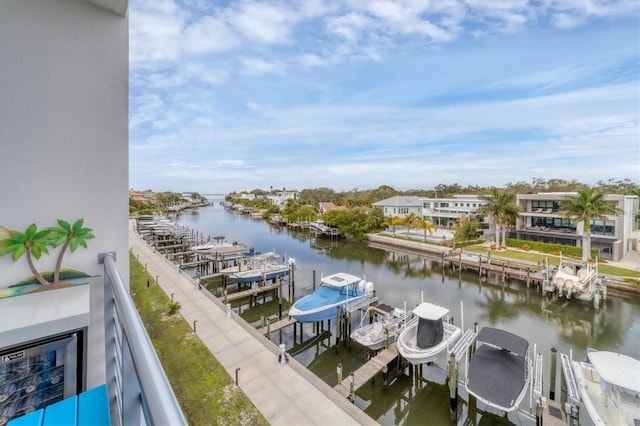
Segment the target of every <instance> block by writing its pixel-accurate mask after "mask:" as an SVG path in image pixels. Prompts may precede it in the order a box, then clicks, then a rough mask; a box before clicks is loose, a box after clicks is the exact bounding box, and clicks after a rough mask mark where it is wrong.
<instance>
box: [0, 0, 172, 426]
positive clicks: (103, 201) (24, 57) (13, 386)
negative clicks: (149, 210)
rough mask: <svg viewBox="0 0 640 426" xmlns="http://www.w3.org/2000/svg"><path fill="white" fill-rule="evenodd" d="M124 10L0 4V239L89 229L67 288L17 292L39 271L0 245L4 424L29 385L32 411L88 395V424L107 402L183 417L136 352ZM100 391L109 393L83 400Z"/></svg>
mask: <svg viewBox="0 0 640 426" xmlns="http://www.w3.org/2000/svg"><path fill="white" fill-rule="evenodd" d="M127 11H128V3H127V0H91V1H84V0H54V1H52V0H19V1H3V2H0V52H1V55H0V56H1V58H2V59H1V61H2V65H0V93H1V94H2V96H0V117H2V125H1V126H0V144H1V145H2V155H0V182H2V185H0V200H2V201H1V202H0V226H1V228H0V231H1V232H2V237H1V238H2V239H5V238H7V236H8V235H12V234H11V233H10V231H14V230H16V231H22V232H24V231H25V230H26V229H27V228H28V227H29V226H30V225H31V224H35V225H36V226H37V227H38V229H44V228H47V227H51V226H56V224H57V219H64V220H66V221H68V222H70V223H73V222H75V221H76V220H77V219H83V220H84V227H87V228H91V229H92V230H93V234H94V235H95V238H93V239H90V240H88V241H87V243H88V246H87V248H83V247H79V248H78V250H76V251H74V252H70V251H69V252H67V253H66V255H65V256H64V261H63V266H65V267H69V268H73V269H76V270H79V271H82V272H84V273H86V274H87V275H88V276H89V277H87V278H79V279H77V281H76V282H75V283H76V284H78V285H73V286H70V287H64V288H57V289H53V290H48V291H42V292H26V290H27V287H20V289H21V290H25V293H26V294H17V291H16V290H17V289H18V288H17V287H15V284H17V283H19V282H21V281H23V280H25V279H28V278H29V277H31V276H32V273H31V270H30V268H29V267H28V264H27V260H26V256H27V255H26V254H25V255H23V256H22V257H21V258H19V259H17V261H15V262H14V261H13V260H12V258H11V256H10V255H4V256H0V361H1V362H0V388H3V389H5V390H6V389H9V394H7V395H5V397H3V398H1V399H0V413H2V415H1V416H0V417H4V418H3V419H2V421H3V422H6V421H11V420H12V419H13V418H19V417H20V416H22V415H23V414H25V413H26V412H27V411H28V410H27V409H26V408H25V407H27V406H26V405H25V404H23V403H22V402H21V401H23V399H24V398H26V393H29V394H30V395H37V396H38V398H36V400H37V404H36V406H29V410H31V409H34V410H36V411H34V413H39V412H40V411H41V410H43V411H44V410H47V409H48V408H49V407H54V406H56V407H60V406H61V405H62V406H64V407H66V408H68V411H69V412H70V413H71V414H73V413H76V411H75V409H73V408H71V405H68V404H67V402H69V404H70V403H71V401H80V402H78V404H79V405H78V411H77V412H78V413H79V412H80V410H81V409H83V407H84V410H85V412H86V410H89V413H90V415H91V416H92V419H93V420H92V423H94V424H104V423H101V422H98V417H99V416H98V414H99V413H102V414H106V415H107V418H106V419H105V417H104V416H103V417H100V418H101V419H102V421H104V422H108V423H109V424H113V425H123V424H127V425H130V424H161V423H165V424H177V423H184V417H183V415H182V412H181V411H180V409H179V406H178V405H177V403H176V402H175V396H174V395H173V392H172V390H171V388H170V386H169V384H168V382H167V381H166V377H165V376H164V372H162V370H161V367H159V364H156V363H154V360H155V361H157V357H155V358H154V357H153V356H151V357H146V359H144V360H141V359H140V358H139V356H138V355H137V354H139V353H147V354H153V355H154V356H155V352H154V351H153V347H152V346H151V345H150V343H149V342H148V340H147V341H146V343H145V341H144V339H141V337H142V336H146V334H145V333H144V328H143V327H141V323H140V322H139V317H137V312H136V311H135V308H132V306H133V305H132V303H131V299H130V296H129V293H128V286H129V241H128V226H129V222H128V188H129V182H128V173H127V170H128V167H129V164H128V163H129V159H128V151H129V146H128V81H129V75H128V74H129V45H128V39H129V35H128V31H129V30H128V25H129V23H128V18H127ZM59 250H60V247H59V248H57V249H56V248H50V253H51V254H49V255H47V254H43V255H42V257H41V258H40V259H34V263H35V267H36V269H37V270H38V271H52V270H54V268H55V263H56V258H57V255H58V251H59ZM85 280H86V283H85ZM35 285H36V286H37V284H35ZM29 290H31V288H29ZM140 348H144V350H143V351H144V352H140ZM7 371H19V374H21V375H25V377H26V378H27V379H29V380H31V383H30V386H28V387H25V383H26V382H25V381H24V380H22V379H20V381H16V380H15V379H16V375H13V374H5V373H7ZM142 373H144V374H142ZM21 377H22V376H21ZM45 386H46V388H45ZM125 388H126V392H123V389H125ZM93 389H102V390H104V392H105V393H104V397H102V398H97V399H95V400H90V399H87V397H83V395H84V396H87V395H88V393H89V392H91V391H92V390H93ZM157 392H159V394H158V393H157ZM151 394H154V395H160V398H158V397H150V395H151ZM92 395H95V394H93V393H92ZM76 398H77V399H76ZM65 401H67V402H65ZM82 401H85V402H84V403H83V402H82ZM88 401H94V402H95V404H96V405H95V406H94V405H91V404H89V405H86V404H88ZM58 404H61V405H58ZM83 404H85V405H83ZM98 406H100V407H102V408H98ZM66 408H65V409H66ZM45 412H46V411H45ZM49 412H51V411H49ZM52 415H53V414H52ZM50 417H51V416H49V414H45V415H44V418H45V419H46V418H50ZM109 418H110V420H108V419H109ZM81 419H82V417H81V416H79V417H78V418H76V420H78V422H79V424H82V421H81ZM49 422H54V423H55V420H51V419H50V420H49ZM54 423H51V424H54ZM29 424H36V423H29ZM63 424H70V423H67V422H66V421H65V422H63ZM71 424H72V423H71Z"/></svg>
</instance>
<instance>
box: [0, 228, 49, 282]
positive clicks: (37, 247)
mask: <svg viewBox="0 0 640 426" xmlns="http://www.w3.org/2000/svg"><path fill="white" fill-rule="evenodd" d="M10 232H11V237H9V238H5V239H4V240H1V241H0V246H4V248H3V249H2V250H0V255H5V254H8V253H11V259H12V260H13V261H14V262H17V261H18V259H20V258H21V257H22V255H23V254H25V253H26V256H27V263H28V264H29V269H30V270H31V273H32V274H33V276H34V277H35V278H36V279H37V280H38V282H39V283H40V284H42V285H45V286H46V285H49V282H48V281H47V280H45V279H44V277H43V276H42V274H41V273H40V272H38V270H37V269H36V268H35V266H34V264H33V259H32V257H35V258H36V260H38V259H40V256H42V253H47V254H49V249H48V248H47V245H48V244H49V239H48V237H49V234H50V233H51V230H50V229H43V230H41V231H38V227H37V226H36V224H35V223H32V224H31V225H29V226H28V227H27V229H26V230H25V231H24V232H20V231H10Z"/></svg>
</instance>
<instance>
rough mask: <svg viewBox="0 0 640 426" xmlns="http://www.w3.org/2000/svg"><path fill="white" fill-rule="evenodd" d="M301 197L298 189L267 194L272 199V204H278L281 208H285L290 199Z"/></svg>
mask: <svg viewBox="0 0 640 426" xmlns="http://www.w3.org/2000/svg"><path fill="white" fill-rule="evenodd" d="M298 198H300V193H299V192H298V191H295V190H293V191H284V190H283V191H278V192H277V193H275V194H270V195H268V196H267V199H269V200H270V201H271V204H273V205H274V206H278V208H280V210H282V209H284V208H285V206H286V205H287V201H289V200H297V199H298Z"/></svg>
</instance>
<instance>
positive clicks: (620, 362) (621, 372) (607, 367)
mask: <svg viewBox="0 0 640 426" xmlns="http://www.w3.org/2000/svg"><path fill="white" fill-rule="evenodd" d="M587 358H588V362H578V361H573V362H572V368H573V373H574V376H575V378H576V382H577V385H578V391H579V392H580V399H581V401H582V406H583V407H584V408H586V410H587V412H588V413H589V417H590V418H591V420H592V421H593V423H594V424H595V425H596V426H599V425H620V426H625V425H628V426H637V425H638V424H640V361H639V360H637V359H635V358H632V357H630V356H627V355H624V354H620V353H616V352H608V351H598V350H588V351H587Z"/></svg>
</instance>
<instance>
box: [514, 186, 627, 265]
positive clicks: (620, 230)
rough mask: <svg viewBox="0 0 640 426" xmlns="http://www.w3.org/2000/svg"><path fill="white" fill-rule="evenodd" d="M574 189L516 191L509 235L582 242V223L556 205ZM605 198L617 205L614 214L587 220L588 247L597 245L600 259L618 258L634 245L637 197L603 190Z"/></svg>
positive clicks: (558, 242)
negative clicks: (515, 214)
mask: <svg viewBox="0 0 640 426" xmlns="http://www.w3.org/2000/svg"><path fill="white" fill-rule="evenodd" d="M574 195H577V194H576V193H575V192H544V193H538V194H518V195H517V196H516V204H517V205H518V207H520V214H519V216H518V219H517V220H516V226H515V229H514V230H513V231H512V232H510V234H509V235H510V237H512V238H518V239H522V240H531V241H542V242H547V243H555V244H564V245H571V246H578V247H580V246H581V245H582V233H583V231H582V229H583V226H582V223H578V224H574V223H571V221H570V220H569V219H568V218H565V217H564V213H563V211H562V210H561V208H560V202H561V201H562V200H563V199H565V198H566V197H568V196H574ZM605 200H606V201H608V202H610V203H612V204H613V205H615V206H616V207H617V208H618V209H620V212H621V213H620V214H618V215H608V216H606V218H607V219H606V220H605V221H602V220H600V219H593V220H592V221H591V225H590V228H591V247H592V248H595V249H598V251H599V255H598V256H599V257H600V258H602V259H607V260H613V261H618V260H620V259H622V258H623V257H624V256H625V255H626V254H627V253H628V252H629V251H630V250H637V249H638V240H637V237H636V235H637V231H638V226H637V219H636V218H637V216H638V203H639V202H638V197H637V196H635V195H621V194H607V195H606V196H605Z"/></svg>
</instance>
